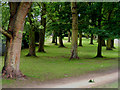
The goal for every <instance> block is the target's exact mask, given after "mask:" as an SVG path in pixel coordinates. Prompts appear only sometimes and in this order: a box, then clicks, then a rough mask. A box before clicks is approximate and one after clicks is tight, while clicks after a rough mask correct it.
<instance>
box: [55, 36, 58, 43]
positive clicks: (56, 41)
mask: <svg viewBox="0 0 120 90" xmlns="http://www.w3.org/2000/svg"><path fill="white" fill-rule="evenodd" d="M55 40H56V41H55V45H58V44H57V36H56V37H55Z"/></svg>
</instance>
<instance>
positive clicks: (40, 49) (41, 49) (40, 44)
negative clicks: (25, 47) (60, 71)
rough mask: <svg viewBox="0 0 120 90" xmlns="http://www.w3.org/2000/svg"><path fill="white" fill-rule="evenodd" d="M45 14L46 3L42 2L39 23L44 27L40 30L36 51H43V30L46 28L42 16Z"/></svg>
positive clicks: (44, 18)
mask: <svg viewBox="0 0 120 90" xmlns="http://www.w3.org/2000/svg"><path fill="white" fill-rule="evenodd" d="M45 15H46V4H45V3H42V15H41V24H42V26H43V27H44V28H43V29H41V30H40V34H39V48H38V52H45V51H44V42H45V30H46V17H44V16H45Z"/></svg>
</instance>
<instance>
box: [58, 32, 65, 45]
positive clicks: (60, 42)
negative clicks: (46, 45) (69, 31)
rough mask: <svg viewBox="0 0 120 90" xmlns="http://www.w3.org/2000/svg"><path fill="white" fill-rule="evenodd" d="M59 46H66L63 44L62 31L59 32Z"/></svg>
mask: <svg viewBox="0 0 120 90" xmlns="http://www.w3.org/2000/svg"><path fill="white" fill-rule="evenodd" d="M59 47H65V46H64V45H63V40H62V33H61V32H60V33H59Z"/></svg>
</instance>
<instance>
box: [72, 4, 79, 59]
mask: <svg viewBox="0 0 120 90" xmlns="http://www.w3.org/2000/svg"><path fill="white" fill-rule="evenodd" d="M71 12H72V51H71V57H70V59H72V58H78V51H77V46H78V14H77V3H76V2H71Z"/></svg>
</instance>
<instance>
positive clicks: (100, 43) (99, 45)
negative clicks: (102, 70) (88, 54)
mask: <svg viewBox="0 0 120 90" xmlns="http://www.w3.org/2000/svg"><path fill="white" fill-rule="evenodd" d="M100 4H101V6H100V8H99V10H98V11H99V12H100V15H99V17H98V28H99V29H101V21H102V16H101V11H102V3H100ZM102 39H103V38H102V36H100V35H98V48H97V56H96V57H103V56H102Z"/></svg>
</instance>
